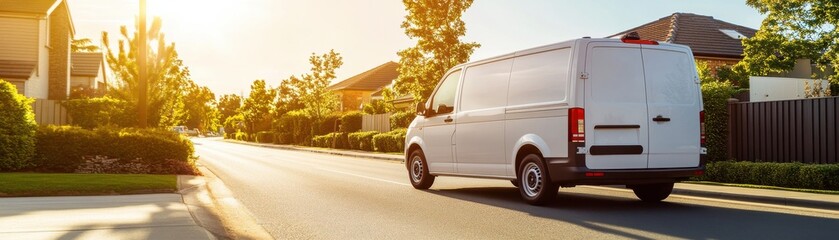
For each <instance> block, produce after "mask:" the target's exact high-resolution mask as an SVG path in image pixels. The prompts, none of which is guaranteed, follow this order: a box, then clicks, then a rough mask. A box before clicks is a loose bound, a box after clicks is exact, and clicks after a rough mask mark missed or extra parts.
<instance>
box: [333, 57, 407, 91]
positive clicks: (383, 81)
mask: <svg viewBox="0 0 839 240" xmlns="http://www.w3.org/2000/svg"><path fill="white" fill-rule="evenodd" d="M397 67H399V64H398V63H395V62H392V61H391V62H386V63H384V64H382V65H379V66H378V67H375V68H373V69H370V70H367V71H365V72H363V73H360V74H358V75H355V76H352V77H350V78H347V79H345V80H343V81H340V82H338V83H336V84H333V85H332V86H329V87H328V88H327V89H329V90H369V91H376V90H378V89H380V88H382V87H384V86H387V85H388V84H390V83H391V82H392V81H393V80H394V79H396V77H398V76H399V72H397V71H396V68H397Z"/></svg>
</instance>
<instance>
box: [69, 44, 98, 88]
mask: <svg viewBox="0 0 839 240" xmlns="http://www.w3.org/2000/svg"><path fill="white" fill-rule="evenodd" d="M71 56H72V57H71V58H70V59H71V62H72V64H71V65H70V68H71V71H70V88H71V89H76V88H78V89H99V88H100V87H105V86H106V85H105V84H106V83H107V75H106V74H105V69H106V68H105V58H104V56H105V55H103V54H102V53H101V52H75V53H72V55H71Z"/></svg>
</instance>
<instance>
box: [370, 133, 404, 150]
mask: <svg viewBox="0 0 839 240" xmlns="http://www.w3.org/2000/svg"><path fill="white" fill-rule="evenodd" d="M406 133H407V130H406V129H404V128H402V129H396V130H392V131H390V132H386V133H379V134H376V135H375V136H373V150H375V151H376V152H402V151H404V150H405V135H406Z"/></svg>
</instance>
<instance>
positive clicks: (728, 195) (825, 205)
mask: <svg viewBox="0 0 839 240" xmlns="http://www.w3.org/2000/svg"><path fill="white" fill-rule="evenodd" d="M223 141H225V142H229V143H236V144H242V145H250V146H257V147H264V148H277V149H286V150H295V151H306V152H314V153H324V154H332V155H340V156H348V157H358V158H368V159H370V158H372V159H379V160H388V161H404V160H405V159H403V158H402V157H401V156H387V155H383V154H379V153H366V152H351V151H336V150H325V149H314V148H305V147H296V146H290V145H275V144H264V143H251V142H242V141H235V140H228V139H224V140H223ZM687 184H689V183H687ZM604 187H605V186H604ZM607 188H612V189H623V187H607ZM730 188H736V187H730ZM732 190H734V191H736V189H732ZM629 191H631V190H629ZM776 191H780V190H776ZM673 194H677V195H683V196H692V197H705V198H715V199H723V200H733V201H743V202H754V203H764V204H774V205H783V206H793V207H806V208H817V209H823V210H831V211H839V202H832V201H819V200H811V199H800V198H788V197H775V196H766V195H752V194H740V193H734V192H715V191H703V190H695V189H685V188H679V187H678V186H676V187H674V188H673Z"/></svg>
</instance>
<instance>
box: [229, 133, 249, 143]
mask: <svg viewBox="0 0 839 240" xmlns="http://www.w3.org/2000/svg"><path fill="white" fill-rule="evenodd" d="M233 139H235V140H239V141H249V139H250V136H248V133H246V132H242V131H236V133H234V134H233Z"/></svg>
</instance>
